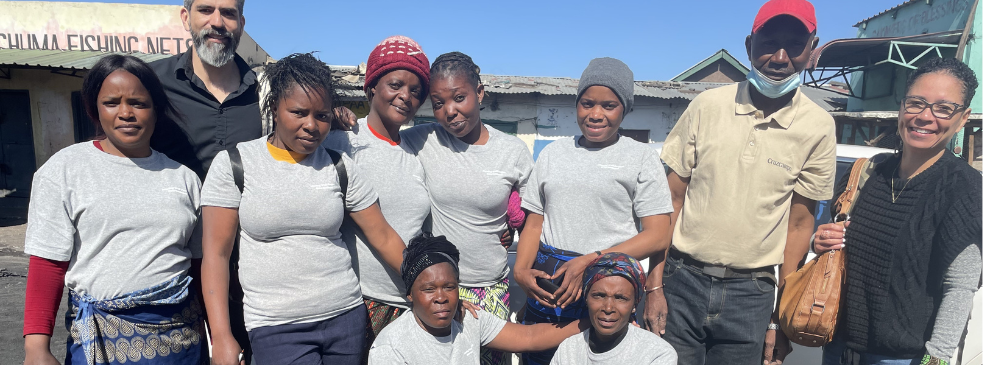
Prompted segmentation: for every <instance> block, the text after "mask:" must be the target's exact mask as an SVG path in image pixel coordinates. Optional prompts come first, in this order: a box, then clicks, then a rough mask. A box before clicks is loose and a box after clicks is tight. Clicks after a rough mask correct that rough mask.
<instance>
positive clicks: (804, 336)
mask: <svg viewBox="0 0 983 365" xmlns="http://www.w3.org/2000/svg"><path fill="white" fill-rule="evenodd" d="M872 169H873V167H872V164H869V163H867V159H866V158H861V159H858V160H857V161H855V162H854V163H853V169H852V170H851V171H850V180H849V182H848V184H847V187H846V190H844V191H843V193H842V194H840V196H839V198H837V199H836V202H835V203H834V208H835V209H837V215H836V217H835V218H834V219H833V221H834V222H836V223H837V224H840V225H843V224H844V223H845V222H846V221H848V220H850V212H851V211H852V209H853V203H854V202H856V201H857V197H859V193H860V188H862V187H863V184H864V181H866V180H867V177H869V176H870V172H871V171H872ZM845 256H846V255H844V254H843V252H842V251H841V250H832V251H828V252H824V253H823V254H821V255H819V256H816V257H815V258H813V259H812V260H810V261H809V262H807V263H806V264H805V265H804V266H802V268H801V269H799V270H798V271H796V272H794V273H792V274H789V275H788V276H786V277H785V285H784V287H783V288H782V290H781V293H780V294H779V304H778V305H779V312H778V320H779V325H780V326H781V327H782V331H784V332H785V335H786V336H788V339H789V340H791V341H792V342H795V343H797V344H799V345H802V346H808V347H818V346H823V345H825V344H827V343H829V342H830V341H831V340H832V339H833V333H834V332H835V331H836V320H837V317H838V316H839V314H840V290H841V289H842V288H843V282H844V279H845V278H846V276H845V275H846V257H845Z"/></svg>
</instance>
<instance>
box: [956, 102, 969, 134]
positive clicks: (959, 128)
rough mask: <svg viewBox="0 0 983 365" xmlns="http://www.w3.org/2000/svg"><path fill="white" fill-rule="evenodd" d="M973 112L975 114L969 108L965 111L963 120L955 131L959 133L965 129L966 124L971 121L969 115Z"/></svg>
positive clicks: (961, 119)
mask: <svg viewBox="0 0 983 365" xmlns="http://www.w3.org/2000/svg"><path fill="white" fill-rule="evenodd" d="M972 112H973V109H972V108H969V107H967V108H966V110H964V111H963V116H962V117H961V118H959V119H960V121H959V122H958V127H956V128H954V129H955V130H957V131H958V130H962V129H963V127H965V126H966V122H968V121H969V114H970V113H972Z"/></svg>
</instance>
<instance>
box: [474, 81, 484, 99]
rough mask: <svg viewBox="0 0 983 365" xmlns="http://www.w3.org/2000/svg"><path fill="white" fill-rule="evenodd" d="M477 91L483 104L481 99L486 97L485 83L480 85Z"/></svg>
mask: <svg viewBox="0 0 983 365" xmlns="http://www.w3.org/2000/svg"><path fill="white" fill-rule="evenodd" d="M475 92H477V93H478V104H481V100H482V99H484V98H485V85H483V84H482V85H478V88H477V89H475Z"/></svg>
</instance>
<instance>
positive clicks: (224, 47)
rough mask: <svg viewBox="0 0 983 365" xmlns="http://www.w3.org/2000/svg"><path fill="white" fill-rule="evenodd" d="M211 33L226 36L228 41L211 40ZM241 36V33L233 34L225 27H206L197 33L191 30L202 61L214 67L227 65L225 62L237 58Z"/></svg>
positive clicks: (196, 49) (196, 50)
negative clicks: (216, 41) (209, 38)
mask: <svg viewBox="0 0 983 365" xmlns="http://www.w3.org/2000/svg"><path fill="white" fill-rule="evenodd" d="M209 35H211V36H219V37H225V38H226V39H227V40H228V42H226V43H215V42H209V41H208V38H207V37H208V36H209ZM240 36H241V33H240V34H233V33H231V32H229V31H227V30H225V29H215V28H212V27H205V28H203V29H202V30H200V31H198V32H197V33H196V32H194V31H191V39H192V41H194V44H195V52H196V53H198V58H200V59H201V62H204V63H207V64H209V65H211V66H213V67H222V66H225V64H227V63H229V61H232V59H233V58H235V55H236V48H238V47H239V37H240Z"/></svg>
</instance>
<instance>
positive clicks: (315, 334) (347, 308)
mask: <svg viewBox="0 0 983 365" xmlns="http://www.w3.org/2000/svg"><path fill="white" fill-rule="evenodd" d="M264 77H265V78H266V79H265V80H264V81H266V82H267V83H268V84H269V85H270V93H269V95H267V96H266V98H264V101H263V110H264V112H265V113H267V114H268V115H270V116H271V119H272V120H273V121H274V123H275V125H274V132H273V134H272V135H270V136H269V137H263V138H260V139H256V140H253V141H248V142H244V143H241V144H239V145H238V146H236V147H235V148H234V149H232V150H229V151H227V152H220V153H219V154H218V155H217V156H216V157H215V160H214V162H213V163H212V165H211V167H210V170H209V173H208V177H207V178H206V180H205V184H204V187H203V188H202V192H201V193H202V206H203V209H202V217H203V221H204V225H203V231H204V232H203V241H202V245H203V251H204V259H203V263H202V276H203V277H204V278H205V280H204V283H203V284H204V292H205V305H206V307H207V309H208V320H209V327H210V328H211V334H212V338H213V346H214V347H213V352H212V363H213V364H236V363H238V355H239V352H240V351H241V350H240V347H239V344H238V343H237V342H236V340H235V339H234V338H233V337H232V333H231V330H230V327H229V316H228V310H229V308H228V303H229V301H228V289H229V285H228V284H229V281H228V272H229V270H228V265H229V261H230V256H231V254H232V251H233V246H234V242H235V240H236V236H237V235H238V236H239V244H238V248H239V255H238V262H237V264H238V275H239V279H240V282H241V283H242V289H243V292H244V295H243V305H244V308H243V312H244V317H245V318H244V319H245V323H246V329H247V330H248V331H249V341H250V345H251V346H252V350H253V353H254V356H255V359H256V361H257V363H260V364H287V363H303V364H324V363H327V364H357V363H358V362H359V360H360V359H361V354H362V352H363V351H364V349H363V345H364V342H365V325H366V311H365V304H364V303H363V302H362V297H361V293H360V291H359V286H358V279H357V277H356V276H355V272H354V271H353V269H352V263H351V256H350V255H349V253H348V250H347V248H346V247H345V244H344V242H343V241H342V240H341V233H340V228H341V223H342V221H343V219H345V218H346V212H349V214H348V216H350V217H351V219H352V220H353V221H354V222H355V224H357V225H358V226H359V228H361V230H362V232H364V234H365V237H366V239H367V241H368V244H369V245H370V246H372V248H373V249H375V250H376V251H378V252H379V254H380V256H381V258H382V260H383V261H385V262H386V264H387V265H388V266H389V267H391V268H394V269H396V268H399V266H400V264H401V262H402V252H403V250H404V248H405V246H404V245H403V241H402V240H401V239H400V238H399V235H398V234H396V232H395V231H394V230H393V229H392V228H391V227H390V226H389V224H388V223H387V222H386V220H385V218H383V215H382V212H381V210H380V208H379V204H378V203H377V200H378V196H377V195H376V193H375V191H374V190H373V189H372V188H371V186H369V185H368V184H367V183H366V181H365V178H364V177H363V176H362V175H361V174H360V171H359V169H358V167H357V166H356V165H355V164H354V163H353V162H352V160H351V159H349V158H348V156H347V155H341V154H338V153H337V152H334V151H329V150H327V149H325V148H323V147H321V142H322V141H323V140H324V138H325V136H326V135H327V133H328V130H329V127H330V124H331V121H332V119H333V117H332V106H333V104H334V103H333V102H332V100H331V98H332V97H333V95H334V93H333V91H332V88H331V71H330V70H329V69H328V67H327V65H325V64H324V63H323V62H321V61H318V60H317V59H315V58H314V57H313V56H312V55H310V54H294V55H291V56H288V57H285V58H283V59H281V60H280V61H279V62H277V63H275V64H271V65H268V66H266V73H265V76H264ZM233 153H235V154H238V155H239V158H238V161H236V158H235V156H234V155H233ZM233 164H237V165H239V168H238V169H237V168H235V167H233ZM342 171H345V172H346V173H343V172H342ZM237 180H238V181H237Z"/></svg>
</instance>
